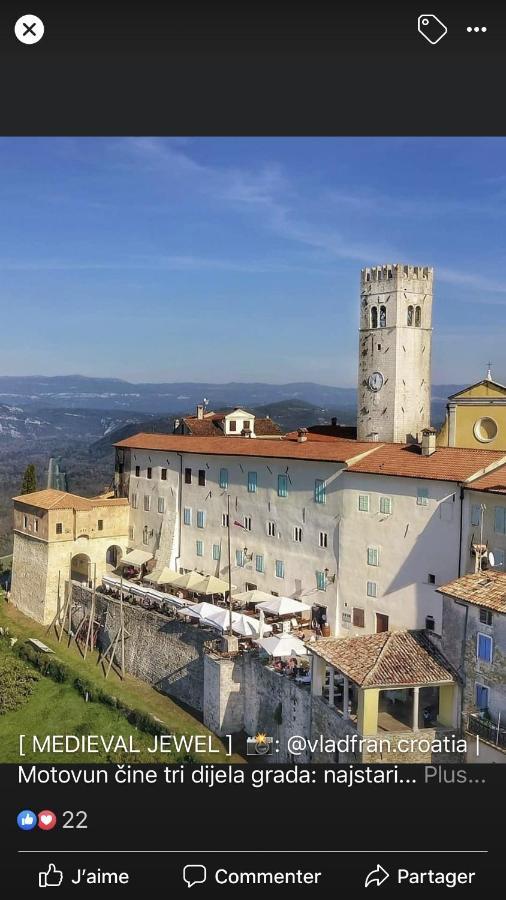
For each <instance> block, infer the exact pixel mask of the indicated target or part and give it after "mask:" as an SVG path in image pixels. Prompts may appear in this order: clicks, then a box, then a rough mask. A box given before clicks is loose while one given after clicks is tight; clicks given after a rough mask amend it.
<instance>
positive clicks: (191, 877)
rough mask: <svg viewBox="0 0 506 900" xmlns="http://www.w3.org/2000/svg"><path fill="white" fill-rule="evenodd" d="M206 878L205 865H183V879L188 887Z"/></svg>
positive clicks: (202, 882) (200, 882) (201, 882)
mask: <svg viewBox="0 0 506 900" xmlns="http://www.w3.org/2000/svg"><path fill="white" fill-rule="evenodd" d="M206 879H207V869H206V867H205V866H185V867H184V869H183V881H184V883H185V884H187V885H188V887H189V888H191V887H194V886H195V885H196V884H204V882H205V881H206Z"/></svg>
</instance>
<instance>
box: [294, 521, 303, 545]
mask: <svg viewBox="0 0 506 900" xmlns="http://www.w3.org/2000/svg"><path fill="white" fill-rule="evenodd" d="M293 539H294V541H296V542H297V543H298V544H300V543H301V542H302V528H301V527H300V525H294V526H293Z"/></svg>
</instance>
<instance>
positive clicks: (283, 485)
mask: <svg viewBox="0 0 506 900" xmlns="http://www.w3.org/2000/svg"><path fill="white" fill-rule="evenodd" d="M287 496H288V476H287V475H278V497H287Z"/></svg>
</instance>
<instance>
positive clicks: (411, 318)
mask: <svg viewBox="0 0 506 900" xmlns="http://www.w3.org/2000/svg"><path fill="white" fill-rule="evenodd" d="M412 324H413V307H412V306H408V325H412Z"/></svg>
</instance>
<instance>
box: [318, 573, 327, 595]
mask: <svg viewBox="0 0 506 900" xmlns="http://www.w3.org/2000/svg"><path fill="white" fill-rule="evenodd" d="M316 590H317V591H326V590H327V578H326V575H325V572H317V573H316Z"/></svg>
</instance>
